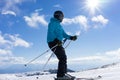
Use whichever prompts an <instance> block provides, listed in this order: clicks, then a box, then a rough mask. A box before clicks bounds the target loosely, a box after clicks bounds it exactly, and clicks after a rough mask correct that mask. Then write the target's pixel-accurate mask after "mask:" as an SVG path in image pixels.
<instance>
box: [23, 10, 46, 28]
mask: <svg viewBox="0 0 120 80" xmlns="http://www.w3.org/2000/svg"><path fill="white" fill-rule="evenodd" d="M24 19H25V21H26V23H27V24H28V25H29V26H30V27H32V28H37V27H38V25H39V24H42V25H44V26H47V24H48V23H47V21H46V20H45V16H44V15H39V14H38V13H37V12H36V13H32V14H31V16H30V17H29V16H24Z"/></svg>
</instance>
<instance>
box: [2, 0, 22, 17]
mask: <svg viewBox="0 0 120 80" xmlns="http://www.w3.org/2000/svg"><path fill="white" fill-rule="evenodd" d="M23 1H24V0H4V3H5V5H4V6H3V7H2V14H6V15H7V14H11V15H15V16H16V13H19V12H20V9H19V7H18V6H17V5H16V4H21V3H22V2H23Z"/></svg>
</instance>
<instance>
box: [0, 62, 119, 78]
mask: <svg viewBox="0 0 120 80" xmlns="http://www.w3.org/2000/svg"><path fill="white" fill-rule="evenodd" d="M28 74H34V75H29V76H28ZM37 74H38V73H37ZM69 74H71V75H73V76H76V77H78V78H96V77H98V76H99V80H120V63H117V64H111V65H104V66H102V67H100V68H98V69H91V70H86V71H81V72H74V73H69ZM54 77H55V74H49V73H46V74H38V75H35V72H30V73H20V74H0V80H54Z"/></svg>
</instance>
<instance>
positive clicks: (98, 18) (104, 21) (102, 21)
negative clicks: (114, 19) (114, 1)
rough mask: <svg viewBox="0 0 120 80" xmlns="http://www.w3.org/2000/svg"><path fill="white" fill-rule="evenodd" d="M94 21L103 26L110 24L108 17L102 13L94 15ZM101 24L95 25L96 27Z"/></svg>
mask: <svg viewBox="0 0 120 80" xmlns="http://www.w3.org/2000/svg"><path fill="white" fill-rule="evenodd" d="M91 20H92V22H95V23H96V24H102V25H103V26H104V25H106V24H108V21H109V20H108V19H105V18H104V17H103V16H102V15H98V16H96V17H93V18H92V19H91ZM98 27H99V26H95V28H98Z"/></svg>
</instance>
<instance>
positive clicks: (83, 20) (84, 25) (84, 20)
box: [63, 15, 89, 30]
mask: <svg viewBox="0 0 120 80" xmlns="http://www.w3.org/2000/svg"><path fill="white" fill-rule="evenodd" d="M63 24H64V25H69V24H80V25H81V28H82V29H84V30H87V29H88V28H89V26H88V19H87V17H85V16H83V15H80V16H76V17H74V18H71V19H70V18H65V19H63Z"/></svg>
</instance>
